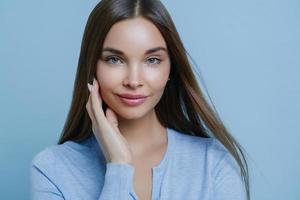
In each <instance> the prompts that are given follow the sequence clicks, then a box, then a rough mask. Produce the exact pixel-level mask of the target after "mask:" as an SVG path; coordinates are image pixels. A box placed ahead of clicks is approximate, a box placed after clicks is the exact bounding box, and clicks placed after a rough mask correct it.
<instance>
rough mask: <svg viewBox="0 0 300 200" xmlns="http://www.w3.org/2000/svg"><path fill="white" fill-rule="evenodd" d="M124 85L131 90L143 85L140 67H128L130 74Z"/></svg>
mask: <svg viewBox="0 0 300 200" xmlns="http://www.w3.org/2000/svg"><path fill="white" fill-rule="evenodd" d="M123 85H124V86H126V87H130V88H136V87H139V86H140V85H142V82H141V76H140V67H139V66H138V65H132V66H129V67H128V73H127V76H126V78H125V79H124V81H123Z"/></svg>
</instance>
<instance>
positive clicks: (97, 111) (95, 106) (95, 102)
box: [91, 80, 104, 122]
mask: <svg viewBox="0 0 300 200" xmlns="http://www.w3.org/2000/svg"><path fill="white" fill-rule="evenodd" d="M95 82H96V81H95V80H94V81H93V85H92V87H91V110H92V112H93V114H94V117H95V120H96V122H99V121H101V119H102V118H103V117H104V112H103V109H102V106H101V104H100V100H99V97H98V95H97V93H98V92H97V91H96V89H95Z"/></svg>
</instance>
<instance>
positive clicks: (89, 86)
mask: <svg viewBox="0 0 300 200" xmlns="http://www.w3.org/2000/svg"><path fill="white" fill-rule="evenodd" d="M87 86H88V89H89V91H90V92H91V91H92V86H91V85H90V84H89V83H88V84H87Z"/></svg>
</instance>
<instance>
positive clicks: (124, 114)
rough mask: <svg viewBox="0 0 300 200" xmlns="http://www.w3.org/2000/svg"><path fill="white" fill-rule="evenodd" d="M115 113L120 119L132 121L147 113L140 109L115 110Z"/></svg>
mask: <svg viewBox="0 0 300 200" xmlns="http://www.w3.org/2000/svg"><path fill="white" fill-rule="evenodd" d="M115 113H116V114H117V116H118V117H121V118H123V119H126V120H134V119H140V118H142V117H144V116H145V115H147V114H148V113H149V111H148V112H147V111H145V109H142V108H121V109H117V110H115Z"/></svg>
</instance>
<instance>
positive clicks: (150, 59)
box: [148, 57, 161, 64]
mask: <svg viewBox="0 0 300 200" xmlns="http://www.w3.org/2000/svg"><path fill="white" fill-rule="evenodd" d="M155 60H156V61H157V62H156V63H155V62H152V61H155ZM148 61H150V64H159V63H160V62H161V60H160V59H158V58H155V57H152V58H149V59H148Z"/></svg>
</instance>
